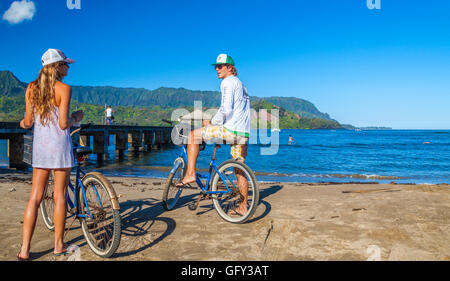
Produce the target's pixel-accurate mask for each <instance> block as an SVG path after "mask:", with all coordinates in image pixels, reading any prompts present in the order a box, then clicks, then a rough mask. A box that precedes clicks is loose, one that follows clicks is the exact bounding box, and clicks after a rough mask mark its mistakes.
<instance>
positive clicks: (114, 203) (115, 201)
mask: <svg viewBox="0 0 450 281" xmlns="http://www.w3.org/2000/svg"><path fill="white" fill-rule="evenodd" d="M89 174H91V175H94V176H96V177H97V178H99V179H101V180H102V181H103V182H104V183H105V184H107V185H108V186H109V188H107V191H108V193H109V196H110V197H111V204H112V208H113V210H120V205H119V198H118V197H117V195H116V191H115V190H114V188H113V187H112V184H111V182H110V181H109V180H108V179H107V178H106V177H105V176H104V175H102V174H101V173H98V172H90V173H88V174H86V176H87V175H89Z"/></svg>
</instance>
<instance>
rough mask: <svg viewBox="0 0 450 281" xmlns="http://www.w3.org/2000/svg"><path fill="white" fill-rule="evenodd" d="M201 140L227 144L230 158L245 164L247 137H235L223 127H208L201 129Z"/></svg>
mask: <svg viewBox="0 0 450 281" xmlns="http://www.w3.org/2000/svg"><path fill="white" fill-rule="evenodd" d="M202 138H203V141H205V142H206V143H216V144H229V145H230V154H231V157H233V159H235V160H238V161H242V162H245V158H246V157H247V142H248V137H244V136H239V135H236V134H234V133H232V132H230V131H228V130H227V129H225V127H224V126H215V125H210V126H207V127H203V128H202Z"/></svg>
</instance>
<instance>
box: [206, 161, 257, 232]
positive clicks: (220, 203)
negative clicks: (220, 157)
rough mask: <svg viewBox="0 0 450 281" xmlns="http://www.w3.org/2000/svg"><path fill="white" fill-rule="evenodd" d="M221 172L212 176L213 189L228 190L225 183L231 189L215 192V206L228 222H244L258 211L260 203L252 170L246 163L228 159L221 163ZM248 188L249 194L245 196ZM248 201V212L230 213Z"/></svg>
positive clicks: (213, 196) (213, 197)
mask: <svg viewBox="0 0 450 281" xmlns="http://www.w3.org/2000/svg"><path fill="white" fill-rule="evenodd" d="M218 170H219V173H215V174H214V176H213V178H212V183H211V191H227V188H226V186H225V184H226V185H227V186H228V187H229V189H231V191H230V192H227V193H224V194H213V195H212V200H213V204H214V208H215V209H216V211H217V213H218V214H219V216H220V217H221V218H222V219H224V220H225V221H227V222H231V223H244V222H246V221H247V220H248V219H249V218H250V217H251V216H253V214H254V213H255V211H256V208H257V207H258V204H259V189H258V184H257V181H256V177H255V175H254V174H253V172H252V170H251V169H250V168H249V167H248V166H247V165H245V164H244V163H241V162H238V161H236V160H228V161H225V162H223V163H222V164H220V166H219V167H218ZM245 190H247V191H248V192H247V196H245V193H246V192H245ZM245 201H246V205H247V212H246V213H245V214H242V215H234V214H230V212H233V211H234V210H236V209H237V208H238V207H239V205H240V204H244V202H245Z"/></svg>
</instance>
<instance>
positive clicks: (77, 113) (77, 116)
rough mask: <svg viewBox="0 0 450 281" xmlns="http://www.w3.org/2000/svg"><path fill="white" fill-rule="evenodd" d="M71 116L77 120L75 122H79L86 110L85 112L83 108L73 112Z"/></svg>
mask: <svg viewBox="0 0 450 281" xmlns="http://www.w3.org/2000/svg"><path fill="white" fill-rule="evenodd" d="M70 117H72V118H73V119H74V120H75V122H76V123H78V122H80V121H81V120H83V118H84V112H83V110H78V111H75V112H73V113H72V115H71V116H70Z"/></svg>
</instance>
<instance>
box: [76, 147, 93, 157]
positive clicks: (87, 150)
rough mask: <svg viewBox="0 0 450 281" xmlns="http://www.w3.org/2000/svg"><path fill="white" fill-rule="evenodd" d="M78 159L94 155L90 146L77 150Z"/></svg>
mask: <svg viewBox="0 0 450 281" xmlns="http://www.w3.org/2000/svg"><path fill="white" fill-rule="evenodd" d="M76 153H77V157H78V156H84V155H88V154H91V153H92V149H91V148H90V147H88V146H78V147H77V148H76Z"/></svg>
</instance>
